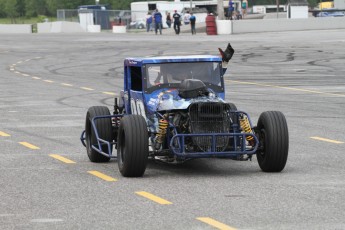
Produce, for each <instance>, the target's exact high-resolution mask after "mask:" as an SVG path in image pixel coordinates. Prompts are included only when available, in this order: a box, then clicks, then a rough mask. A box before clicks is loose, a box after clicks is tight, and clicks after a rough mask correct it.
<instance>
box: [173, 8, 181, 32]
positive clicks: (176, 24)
mask: <svg viewBox="0 0 345 230" xmlns="http://www.w3.org/2000/svg"><path fill="white" fill-rule="evenodd" d="M173 19H174V30H175V33H176V34H180V23H181V15H180V14H178V13H177V10H175V13H174V14H173Z"/></svg>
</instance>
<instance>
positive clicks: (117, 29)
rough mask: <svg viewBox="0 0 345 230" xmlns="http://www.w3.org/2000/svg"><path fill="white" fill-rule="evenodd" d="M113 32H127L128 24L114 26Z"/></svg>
mask: <svg viewBox="0 0 345 230" xmlns="http://www.w3.org/2000/svg"><path fill="white" fill-rule="evenodd" d="M113 33H115V34H124V33H126V26H113Z"/></svg>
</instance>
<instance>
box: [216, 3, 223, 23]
mask: <svg viewBox="0 0 345 230" xmlns="http://www.w3.org/2000/svg"><path fill="white" fill-rule="evenodd" d="M217 13H218V19H219V20H224V5H223V0H217Z"/></svg>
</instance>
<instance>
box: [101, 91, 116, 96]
mask: <svg viewBox="0 0 345 230" xmlns="http://www.w3.org/2000/svg"><path fill="white" fill-rule="evenodd" d="M102 93H104V94H107V95H112V96H114V95H116V93H112V92H102Z"/></svg>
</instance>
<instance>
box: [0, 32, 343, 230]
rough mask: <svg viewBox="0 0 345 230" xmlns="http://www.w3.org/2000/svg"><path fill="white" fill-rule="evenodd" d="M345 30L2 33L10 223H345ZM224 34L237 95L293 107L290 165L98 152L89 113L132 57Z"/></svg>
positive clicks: (2, 208) (3, 207) (1, 155)
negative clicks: (140, 163)
mask: <svg viewBox="0 0 345 230" xmlns="http://www.w3.org/2000/svg"><path fill="white" fill-rule="evenodd" d="M163 33H164V31H163ZM344 35H345V31H344V30H331V31H304V32H286V33H261V34H241V35H232V36H206V35H205V34H197V35H196V36H191V35H189V34H181V35H180V36H175V35H172V34H170V35H167V34H163V35H162V36H159V35H158V36H156V35H153V34H125V35H115V34H110V33H101V34H31V35H1V36H0V66H1V68H0V196H1V202H0V228H1V229H217V228H218V229H345V211H344V210H345V202H344V201H345V182H344V181H345V180H344V178H345V167H344V162H345V157H344V148H345V143H344V142H345V132H344V130H345V122H344V121H345V67H344V64H345V48H344V47H345V36H344ZM227 42H231V44H232V45H233V47H234V48H235V50H236V53H235V55H234V58H233V60H232V62H231V64H230V67H229V70H228V72H227V73H226V78H227V80H226V88H227V94H226V98H227V100H228V101H231V102H233V103H235V104H236V105H237V107H238V109H240V110H243V111H246V112H248V113H249V115H250V116H251V118H252V121H253V122H254V123H256V122H257V119H258V117H259V115H260V113H261V112H263V111H268V110H279V111H282V112H283V113H284V114H285V116H286V118H287V121H288V126H289V134H290V150H289V158H288V162H287V166H286V168H285V170H284V171H283V172H281V173H263V172H261V171H260V169H259V166H258V164H257V161H256V158H254V159H253V161H251V162H237V161H232V160H221V159H200V160H194V161H190V162H187V163H186V164H183V165H177V166H176V165H165V164H157V163H154V162H150V163H149V165H148V167H147V170H146V173H145V175H144V177H143V178H123V177H121V175H120V173H119V171H118V167H117V163H116V160H112V161H111V162H109V163H102V164H95V163H91V162H89V160H88V157H87V155H86V152H85V148H84V147H83V146H82V145H81V143H80V141H79V137H80V134H81V132H82V130H83V126H84V122H85V121H84V119H85V114H86V111H87V109H88V108H89V107H90V106H93V105H106V106H109V108H110V109H111V106H112V105H113V97H114V94H116V93H118V92H119V90H120V89H121V88H122V84H123V59H124V58H125V57H129V56H132V57H140V56H155V55H184V54H217V48H218V47H221V48H225V47H226V45H227ZM61 157H63V158H61Z"/></svg>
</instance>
